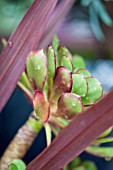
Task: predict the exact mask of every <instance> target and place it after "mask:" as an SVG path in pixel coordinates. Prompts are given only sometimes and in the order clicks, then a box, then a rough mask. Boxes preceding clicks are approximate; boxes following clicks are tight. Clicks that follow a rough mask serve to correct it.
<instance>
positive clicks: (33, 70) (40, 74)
mask: <svg viewBox="0 0 113 170" xmlns="http://www.w3.org/2000/svg"><path fill="white" fill-rule="evenodd" d="M26 67H27V73H28V77H29V79H30V81H31V84H32V86H33V88H34V90H42V89H43V87H44V83H45V81H46V77H47V59H46V56H45V54H44V53H43V50H40V51H36V52H35V51H32V52H31V53H30V54H29V56H28V58H27V63H26Z"/></svg>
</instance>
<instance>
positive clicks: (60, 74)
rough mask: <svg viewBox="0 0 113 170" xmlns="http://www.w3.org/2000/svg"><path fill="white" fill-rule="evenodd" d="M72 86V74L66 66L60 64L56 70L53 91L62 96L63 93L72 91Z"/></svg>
mask: <svg viewBox="0 0 113 170" xmlns="http://www.w3.org/2000/svg"><path fill="white" fill-rule="evenodd" d="M71 88H72V74H71V72H70V71H69V70H68V69H67V68H66V67H64V66H60V67H58V68H57V70H56V75H55V78H54V82H53V91H54V94H55V96H58V97H59V96H60V95H61V94H62V93H65V92H70V91H71Z"/></svg>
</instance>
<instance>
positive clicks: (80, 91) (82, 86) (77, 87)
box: [72, 74, 88, 97]
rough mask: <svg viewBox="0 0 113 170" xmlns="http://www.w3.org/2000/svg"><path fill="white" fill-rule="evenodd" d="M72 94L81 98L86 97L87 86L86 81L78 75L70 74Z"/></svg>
mask: <svg viewBox="0 0 113 170" xmlns="http://www.w3.org/2000/svg"><path fill="white" fill-rule="evenodd" d="M72 79H73V85H72V92H73V93H75V94H77V95H80V96H82V97H84V96H86V94H87V91H88V85H87V81H86V79H85V78H84V77H83V76H82V75H80V74H72Z"/></svg>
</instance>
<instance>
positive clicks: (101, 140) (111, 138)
mask: <svg viewBox="0 0 113 170" xmlns="http://www.w3.org/2000/svg"><path fill="white" fill-rule="evenodd" d="M107 142H113V137H107V138H101V139H97V140H96V141H94V144H102V143H107Z"/></svg>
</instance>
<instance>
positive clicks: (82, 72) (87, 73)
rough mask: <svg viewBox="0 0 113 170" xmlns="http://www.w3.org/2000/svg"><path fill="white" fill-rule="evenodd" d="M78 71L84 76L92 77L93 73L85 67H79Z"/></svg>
mask: <svg viewBox="0 0 113 170" xmlns="http://www.w3.org/2000/svg"><path fill="white" fill-rule="evenodd" d="M76 73H78V74H81V75H83V76H84V77H91V73H90V72H89V71H88V70H86V69H84V68H79V69H77V70H76Z"/></svg>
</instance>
